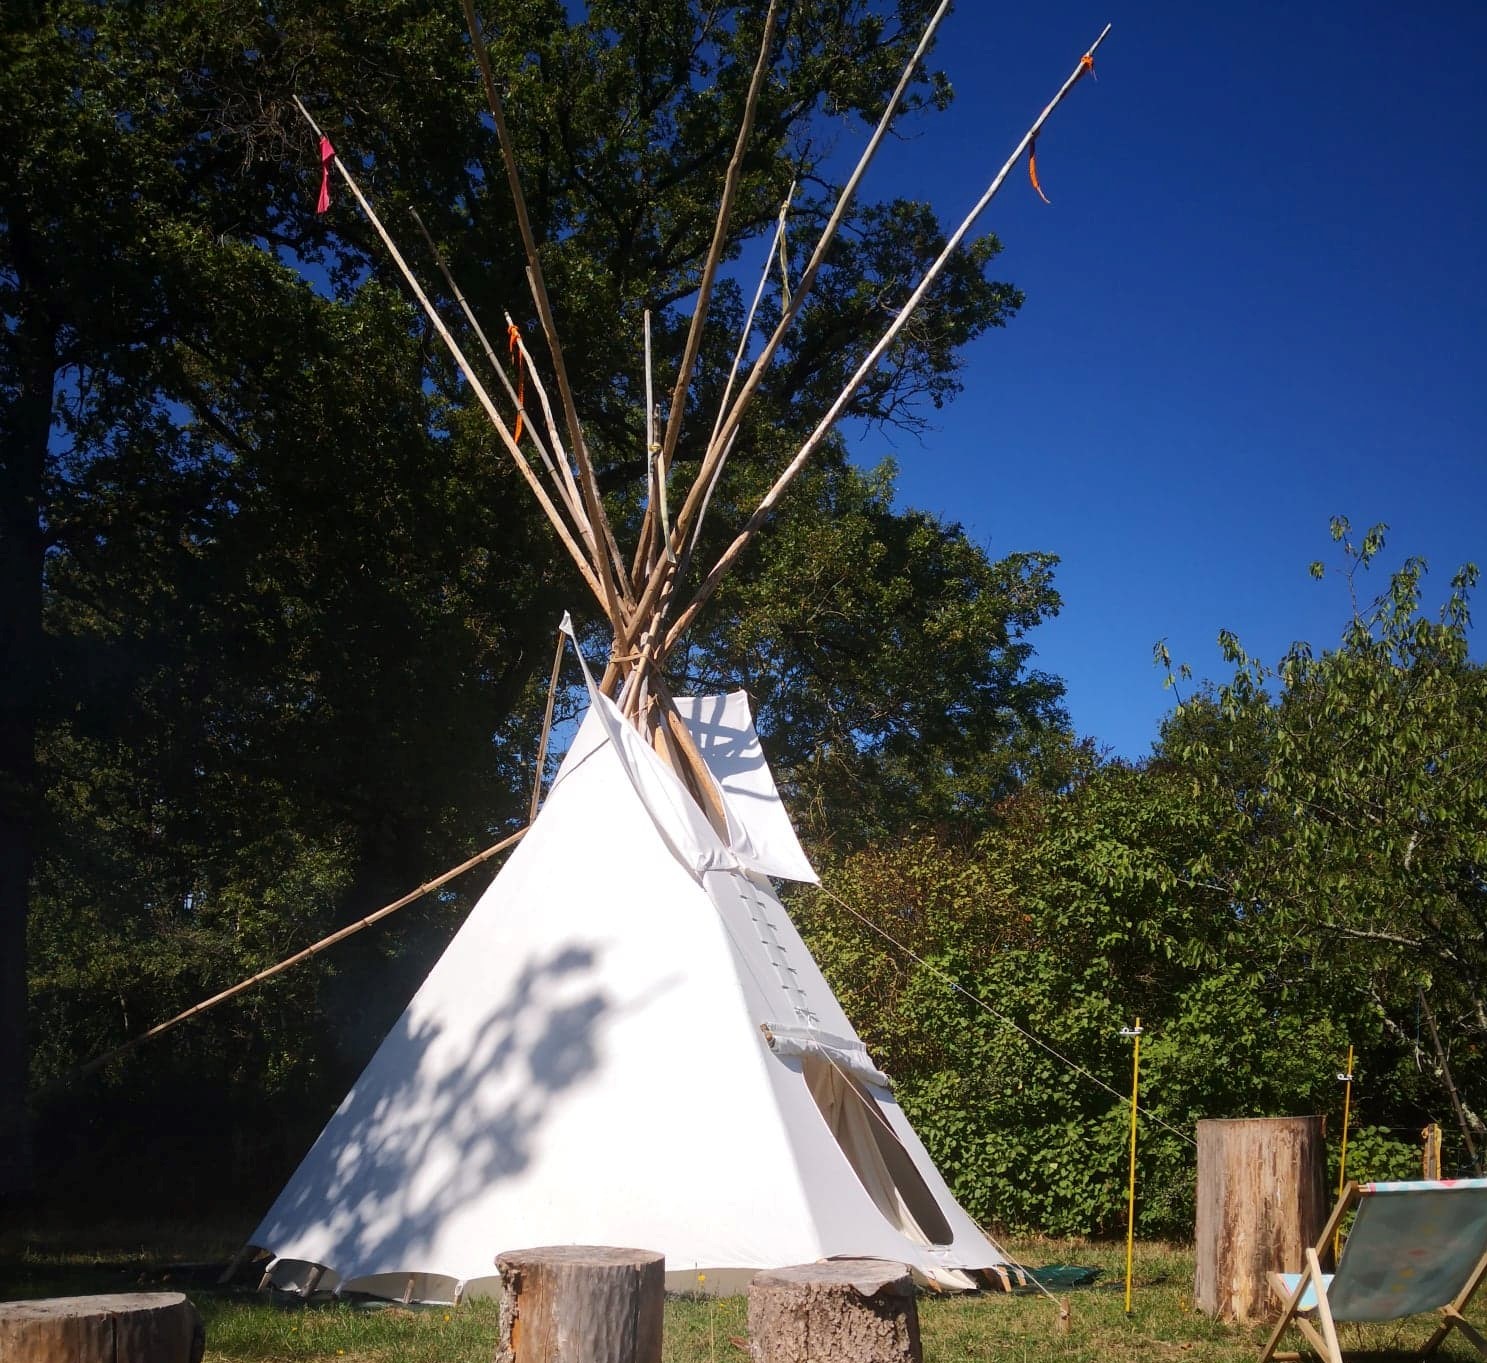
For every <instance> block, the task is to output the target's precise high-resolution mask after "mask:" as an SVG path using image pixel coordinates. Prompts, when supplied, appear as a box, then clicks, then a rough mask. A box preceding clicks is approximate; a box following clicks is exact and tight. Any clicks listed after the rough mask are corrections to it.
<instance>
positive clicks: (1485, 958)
mask: <svg viewBox="0 0 1487 1363" xmlns="http://www.w3.org/2000/svg"><path fill="white" fill-rule="evenodd" d="M1384 530H1385V527H1383V526H1375V527H1374V528H1373V529H1371V530H1369V531H1368V532H1367V533H1366V534H1364V535H1363V536H1362V537H1361V538H1357V539H1356V540H1355V538H1354V535H1353V532H1352V529H1351V527H1350V526H1349V525H1348V523H1347V521H1346V520H1343V519H1338V520H1336V521H1334V522H1333V525H1332V535H1333V539H1334V540H1335V541H1336V542H1337V543H1338V545H1339V546H1340V549H1341V554H1342V564H1341V568H1340V570H1339V571H1340V572H1341V573H1342V575H1343V578H1344V580H1345V581H1346V584H1347V587H1348V591H1349V598H1350V600H1351V603H1352V609H1351V615H1350V619H1349V620H1348V623H1347V626H1346V628H1345V629H1344V631H1343V634H1342V637H1341V640H1340V642H1339V644H1338V646H1337V647H1336V648H1333V649H1327V650H1325V651H1322V652H1316V651H1314V650H1313V649H1312V648H1311V647H1309V646H1308V645H1305V644H1298V645H1296V646H1294V647H1293V648H1292V649H1290V650H1289V651H1288V652H1287V653H1286V654H1285V656H1283V657H1282V658H1281V659H1280V661H1279V662H1278V663H1277V664H1275V665H1273V666H1271V665H1267V664H1265V663H1264V662H1263V661H1261V660H1259V659H1256V658H1254V657H1252V656H1250V655H1249V654H1248V653H1247V652H1246V651H1245V649H1244V647H1243V645H1242V643H1241V642H1240V641H1239V640H1238V639H1237V638H1235V637H1234V636H1232V635H1228V634H1226V635H1223V636H1221V638H1220V642H1221V644H1222V646H1223V648H1224V651H1225V654H1226V656H1227V658H1228V659H1229V660H1230V661H1231V662H1232V663H1233V665H1234V674H1233V676H1232V678H1231V679H1230V680H1229V681H1228V682H1227V683H1225V684H1224V685H1223V686H1221V687H1218V688H1216V689H1213V690H1210V691H1207V692H1205V693H1202V694H1200V695H1199V696H1197V697H1195V698H1194V699H1193V700H1191V701H1190V702H1188V704H1187V705H1185V706H1184V707H1182V708H1181V709H1180V710H1179V712H1178V714H1177V715H1176V716H1175V717H1174V720H1173V723H1172V725H1171V726H1170V727H1169V730H1168V732H1167V734H1166V735H1165V736H1164V742H1163V748H1164V750H1165V751H1167V752H1168V753H1170V754H1171V755H1172V756H1173V757H1174V758H1176V759H1177V760H1180V761H1182V762H1185V763H1188V764H1190V765H1191V766H1192V767H1193V768H1194V769H1195V770H1196V772H1197V773H1198V774H1199V776H1200V778H1201V779H1202V780H1204V781H1205V782H1207V783H1211V785H1212V787H1213V788H1214V789H1215V790H1222V791H1225V792H1226V793H1227V794H1228V796H1229V797H1230V798H1229V799H1228V800H1227V802H1226V810H1227V814H1228V817H1229V818H1230V820H1231V822H1236V821H1237V823H1238V824H1239V826H1240V827H1241V828H1242V829H1243V830H1244V831H1245V833H1246V836H1247V837H1248V839H1249V845H1248V850H1247V854H1246V856H1245V857H1244V858H1243V860H1242V861H1240V862H1238V863H1236V864H1235V866H1234V867H1233V868H1232V872H1231V875H1230V876H1229V877H1228V878H1227V879H1228V884H1229V886H1230V890H1231V893H1232V895H1233V897H1234V900H1235V903H1236V910H1237V911H1239V912H1242V913H1244V915H1245V916H1246V918H1247V919H1248V920H1250V921H1252V922H1253V924H1254V926H1255V930H1256V931H1257V932H1263V933H1264V934H1265V936H1266V939H1267V940H1268V941H1269V942H1271V943H1272V944H1273V948H1274V956H1275V962H1276V966H1275V968H1276V969H1277V970H1279V971H1289V972H1301V973H1304V974H1310V975H1322V976H1325V977H1326V978H1327V979H1329V980H1330V981H1331V982H1332V987H1333V990H1334V992H1335V993H1336V994H1337V995H1338V996H1339V997H1340V998H1346V999H1349V1000H1350V1001H1351V1002H1350V1004H1349V1006H1350V1008H1351V1009H1352V1011H1353V1012H1354V1013H1355V1015H1356V1016H1358V1017H1359V1019H1360V1026H1361V1029H1362V1030H1363V1032H1364V1035H1363V1037H1362V1038H1360V1039H1361V1040H1363V1041H1364V1042H1365V1043H1367V1045H1368V1047H1369V1049H1370V1051H1371V1052H1372V1055H1371V1059H1372V1060H1373V1063H1374V1065H1375V1067H1376V1070H1375V1072H1376V1075H1377V1077H1379V1078H1384V1077H1385V1075H1387V1082H1388V1084H1389V1086H1390V1087H1391V1088H1393V1090H1394V1091H1395V1093H1396V1103H1397V1104H1398V1106H1399V1113H1398V1115H1399V1116H1401V1117H1413V1116H1415V1115H1417V1113H1418V1114H1430V1115H1440V1116H1444V1117H1445V1118H1446V1119H1447V1121H1448V1123H1453V1124H1454V1125H1455V1126H1456V1128H1457V1131H1458V1138H1459V1141H1460V1148H1459V1155H1460V1156H1461V1157H1462V1158H1463V1160H1464V1161H1469V1160H1470V1159H1471V1156H1472V1150H1473V1147H1474V1148H1475V1153H1476V1155H1477V1156H1478V1157H1479V1158H1480V1155H1481V1153H1482V1147H1483V1144H1484V1135H1487V1128H1484V1125H1483V1120H1482V1115H1481V1114H1482V1111H1483V1108H1484V1105H1487V1090H1484V1089H1483V1087H1482V1066H1481V1063H1480V1059H1481V1056H1482V1055H1483V1053H1484V1049H1487V951H1484V947H1483V944H1484V942H1487V815H1484V810H1487V669H1484V668H1483V667H1482V666H1481V664H1479V663H1476V662H1474V661H1473V660H1472V659H1471V657H1470V642H1471V639H1470V624H1471V617H1470V611H1469V604H1470V592H1471V589H1472V587H1473V585H1474V584H1475V582H1476V580H1477V569H1476V568H1475V567H1474V566H1473V565H1470V564H1468V565H1466V566H1465V567H1463V568H1461V569H1460V570H1459V571H1458V572H1457V573H1456V574H1455V575H1454V576H1453V577H1452V579H1451V582H1450V586H1449V589H1448V592H1447V594H1446V599H1445V602H1444V604H1443V605H1442V606H1441V607H1440V608H1439V610H1438V611H1437V612H1436V613H1435V614H1434V615H1433V616H1432V614H1431V613H1429V612H1427V611H1426V610H1425V609H1424V608H1423V603H1422V597H1423V592H1424V587H1425V572H1426V565H1425V563H1424V562H1423V561H1422V560H1420V559H1418V558H1411V559H1408V560H1406V561H1405V563H1404V564H1403V565H1402V566H1401V567H1400V568H1399V569H1398V570H1396V571H1395V572H1394V573H1392V574H1391V575H1390V577H1389V579H1388V583H1387V586H1386V587H1385V588H1384V590H1383V591H1381V592H1379V593H1378V594H1377V595H1374V596H1370V595H1369V593H1368V591H1367V581H1368V578H1367V575H1368V573H1369V571H1370V570H1371V569H1372V567H1373V566H1374V564H1375V561H1376V559H1377V557H1378V555H1379V553H1380V552H1381V551H1382V549H1383V547H1384ZM1312 571H1313V574H1314V576H1316V577H1318V578H1325V577H1326V576H1327V573H1326V569H1325V565H1324V564H1322V563H1320V562H1318V563H1316V564H1314V565H1313V569H1312ZM1236 752H1241V753H1246V754H1247V758H1246V759H1245V760H1244V761H1242V762H1236V760H1235V757H1234V754H1235V753H1236ZM1380 1069H1381V1070H1382V1071H1383V1072H1382V1073H1379V1070H1380Z"/></svg>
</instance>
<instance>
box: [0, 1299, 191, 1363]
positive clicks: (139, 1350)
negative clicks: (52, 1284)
mask: <svg viewBox="0 0 1487 1363" xmlns="http://www.w3.org/2000/svg"><path fill="white" fill-rule="evenodd" d="M205 1343H206V1337H205V1333H204V1332H203V1330H202V1324H201V1317H200V1316H199V1315H197V1313H196V1308H195V1307H194V1306H192V1305H191V1303H190V1302H189V1301H187V1300H186V1298H185V1297H183V1296H182V1295H181V1294H180V1293H179V1292H124V1293H119V1294H117V1295H115V1296H107V1297H52V1298H49V1299H46V1300H42V1301H15V1302H8V1303H6V1304H4V1305H0V1358H3V1359H4V1360H5V1363H201V1355H202V1352H203V1350H204V1348H205Z"/></svg>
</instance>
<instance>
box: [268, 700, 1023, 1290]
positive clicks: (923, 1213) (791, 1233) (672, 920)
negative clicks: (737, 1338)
mask: <svg viewBox="0 0 1487 1363" xmlns="http://www.w3.org/2000/svg"><path fill="white" fill-rule="evenodd" d="M677 706H678V709H679V710H680V711H681V713H682V715H683V717H684V718H685V720H686V722H687V725H688V727H689V729H690V730H691V732H692V734H693V735H694V737H695V739H696V741H697V744H698V746H699V748H700V749H701V752H702V754H703V756H704V758H705V759H706V761H707V765H708V768H709V770H710V771H711V772H712V774H713V776H714V778H715V779H716V781H717V785H718V787H719V788H720V789H721V793H722V798H723V801H724V803H725V806H726V809H727V813H728V820H727V823H728V829H729V836H728V838H727V839H726V841H725V840H724V839H723V838H721V837H719V836H718V834H717V833H715V832H714V830H713V827H712V825H711V824H710V823H709V822H708V820H707V819H706V817H705V816H704V815H703V814H702V811H701V810H700V809H699V808H698V806H697V805H696V803H695V802H694V801H693V800H692V797H691V796H690V795H689V794H688V792H687V791H686V790H685V788H684V787H683V786H682V784H681V782H680V781H679V780H678V779H677V777H676V776H675V775H674V773H673V772H672V771H671V770H670V769H669V768H667V767H666V766H665V764H664V763H662V762H661V761H660V759H659V758H658V757H657V756H656V754H655V752H654V751H653V750H652V749H651V748H650V747H649V746H648V745H647V744H646V743H645V742H644V741H643V740H642V739H641V737H640V735H639V733H638V732H637V731H636V730H635V729H634V728H633V726H631V725H630V724H628V723H627V722H626V721H625V720H624V719H623V717H622V716H621V714H620V712H619V711H618V709H617V708H616V707H615V706H614V705H613V703H612V702H610V701H609V700H608V699H607V698H606V697H603V696H601V695H599V694H598V693H597V692H595V693H594V695H593V696H592V698H591V706H590V711H589V714H588V717H587V718H586V719H585V721H584V723H583V725H582V727H581V728H580V730H579V733H578V735H577V738H576V739H575V741H574V743H573V745H572V747H571V749H570V750H569V752H568V754H567V756H566V758H565V760H564V762H563V764H562V766H561V768H560V770H559V773H558V775H557V778H556V781H555V783H554V785H553V788H552V791H551V794H550V795H549V797H548V800H547V802H546V804H545V805H544V807H543V810H542V812H541V814H540V815H539V816H538V818H537V820H536V822H535V823H534V824H533V826H532V828H531V831H530V832H529V833H528V834H527V836H526V838H525V839H524V841H523V842H522V844H521V846H520V847H519V848H518V849H517V851H516V852H515V853H514V854H513V855H512V857H511V860H510V861H509V862H508V864H507V865H506V866H505V868H504V869H503V870H502V871H501V873H500V875H499V876H498V877H497V878H496V880H495V883H494V884H492V885H491V887H490V889H489V890H488V891H487V892H486V893H485V895H484V896H483V897H482V898H481V900H480V901H479V903H478V904H477V905H476V907H475V909H474V910H473V912H472V913H471V915H470V917H469V919H468V921H467V922H466V923H465V925H464V927H463V928H461V930H460V932H459V934H458V935H457V936H456V937H455V939H454V941H453V942H452V943H451V945H450V947H449V949H448V950H447V951H446V952H445V954H444V956H443V957H442V958H441V959H440V961H439V962H438V964H437V965H436V966H435V967H434V969H433V971H432V972H431V973H430V975H429V976H428V978H427V980H426V981H425V983H424V984H423V987H422V988H421V989H420V990H419V991H418V993H417V995H416V996H415V997H414V999H413V1001H412V1003H411V1004H409V1006H408V1009H407V1011H406V1012H405V1013H404V1014H403V1016H402V1018H401V1019H400V1020H399V1022H398V1024H397V1025H396V1026H395V1027H394V1028H393V1030H392V1032H391V1034H390V1035H389V1036H388V1037H387V1039H386V1040H385V1041H384V1042H383V1043H382V1046H381V1048H380V1049H379V1050H378V1051H377V1053H376V1055H375V1056H374V1057H373V1059H372V1061H371V1063H370V1064H369V1065H368V1066H367V1069H366V1071H365V1073H364V1074H363V1075H362V1076H361V1078H360V1079H359V1080H358V1081H357V1083H356V1086H355V1087H354V1088H353V1089H352V1091H351V1092H350V1094H349V1095H347V1097H346V1100H345V1102H343V1103H342V1104H341V1107H340V1109H339V1110H338V1111H337V1112H336V1114H335V1116H334V1117H333V1118H332V1119H331V1121H330V1123H329V1125H328V1126H327V1127H326V1128H325V1131H324V1132H323V1134H322V1135H321V1136H320V1138H319V1140H318V1141H317V1142H316V1143H315V1145H314V1147H313V1149H312V1150H311V1151H310V1153H309V1155H308V1156H307V1158H306V1159H305V1161H304V1163H303V1164H302V1165H301V1166H300V1168H299V1170H298V1171H297V1172H296V1173H295V1175H294V1176H293V1178H292V1179H290V1181H289V1184H288V1186H287V1187H286V1188H285V1189H284V1191H283V1192H282V1193H281V1194H280V1196H279V1198H278V1200H277V1201H276V1202H275V1203H274V1205H273V1207H272V1208H271V1209H270V1211H269V1213H268V1215H267V1216H266V1217H265V1218H264V1219H263V1222H262V1224H261V1225H260V1226H259V1227H258V1229H257V1230H256V1231H255V1232H254V1234H253V1237H252V1242H253V1244H254V1245H255V1246H256V1247H258V1248H260V1249H262V1250H264V1251H268V1252H269V1253H271V1254H272V1255H274V1256H275V1262H274V1263H273V1264H272V1266H271V1268H270V1276H271V1278H272V1279H273V1280H274V1281H275V1282H277V1283H278V1284H280V1285H281V1286H285V1287H293V1286H298V1287H300V1288H301V1289H303V1288H304V1287H306V1286H308V1285H310V1283H311V1281H312V1279H313V1281H314V1283H315V1284H316V1285H318V1286H319V1287H321V1288H328V1287H335V1286H339V1287H343V1288H349V1289H354V1290H361V1291H369V1292H374V1293H377V1294H379V1295H385V1296H389V1297H405V1296H409V1295H410V1294H411V1296H412V1297H414V1298H417V1299H421V1300H451V1299H454V1298H456V1297H457V1296H459V1295H460V1294H461V1293H462V1292H464V1291H468V1290H471V1288H472V1287H473V1288H474V1290H477V1291H478V1290H480V1288H481V1287H482V1286H484V1285H489V1283H490V1280H492V1278H493V1275H494V1260H495V1256H496V1254H497V1253H499V1252H501V1251H503V1250H509V1249H518V1248H523V1247H528V1246H533V1245H542V1244H567V1243H578V1244H613V1245H633V1246H637V1247H641V1248H648V1249H656V1250H661V1251H663V1252H664V1253H665V1255H666V1267H667V1270H668V1282H669V1284H670V1285H671V1286H672V1287H696V1286H697V1285H698V1275H699V1274H704V1275H705V1276H706V1282H707V1286H708V1287H710V1288H714V1289H724V1290H726V1289H731V1288H735V1287H738V1286H741V1283H742V1281H743V1280H745V1279H746V1278H747V1276H748V1275H750V1274H752V1273H753V1272H754V1271H756V1270H758V1269H760V1268H765V1267H778V1266H781V1265H784V1264H791V1263H804V1262H810V1261H813V1260H816V1259H822V1258H829V1257H832V1256H840V1255H869V1256H876V1257H882V1258H887V1259H894V1260H900V1261H902V1262H905V1263H908V1264H910V1265H911V1266H912V1267H913V1268H914V1269H915V1270H916V1271H917V1272H918V1273H919V1274H921V1275H922V1276H924V1277H926V1278H930V1279H935V1280H938V1281H939V1282H941V1283H943V1284H945V1285H952V1284H954V1285H959V1286H969V1285H971V1281H970V1279H969V1278H967V1277H965V1276H963V1274H962V1273H961V1272H957V1270H959V1271H964V1270H977V1269H993V1268H995V1267H996V1266H997V1265H999V1264H1001V1263H1002V1262H1003V1256H1002V1255H1001V1254H1000V1253H999V1252H998V1250H997V1249H996V1248H995V1246H993V1245H992V1244H991V1243H990V1242H989V1241H988V1240H987V1239H986V1238H985V1236H984V1235H982V1233H981V1232H980V1231H979V1230H978V1229H977V1227H976V1226H975V1224H974V1223H973V1222H972V1221H971V1220H970V1218H969V1217H968V1216H967V1215H966V1213H965V1212H964V1211H963V1210H962V1209H961V1208H960V1207H959V1206H958V1205H957V1204H956V1202H955V1200H954V1198H953V1197H952V1195H951V1193H950V1191H949V1189H948V1188H947V1187H946V1186H945V1183H944V1181H943V1180H942V1179H941V1178H940V1175H939V1174H938V1173H937V1172H936V1170H935V1167H934V1165H933V1163H932V1162H931V1161H930V1159H929V1157H928V1155H927V1154H926V1153H925V1150H924V1147H923V1146H922V1145H921V1144H920V1142H919V1140H918V1138H917V1137H916V1136H915V1134H914V1132H913V1130H912V1129H911V1128H910V1126H909V1124H908V1122H907V1120H906V1119H905V1118H904V1115H903V1113H902V1111H901V1110H900V1108H899V1107H898V1105H897V1104H896V1103H895V1102H894V1100H893V1097H892V1093H891V1090H890V1088H889V1087H888V1083H887V1080H886V1078H885V1077H884V1076H883V1075H882V1074H880V1073H879V1072H878V1070H877V1069H876V1068H875V1067H874V1065H873V1064H872V1061H871V1060H870V1059H869V1058H868V1055H867V1052H866V1051H865V1050H864V1048H863V1045H862V1043H861V1041H860V1040H859V1039H858V1038H857V1036H856V1033H855V1032H854V1031H853V1029H852V1025H851V1023H850V1022H848V1020H847V1018H846V1016H845V1015H844V1014H843V1012H842V1010H841V1007H840V1005H839V1004H838V1003H837V1001H836V999H835V997H834V996H833V994H832V992H831V989H830V988H829V987H828V985H827V984H826V981H825V980H824V979H823V978H822V976H821V973H820V971H819V970H818V969H817V967H816V964H815V962H814V961H813V960H812V959H811V956H810V953H809V952H808V951H807V950H806V947H805V945H804V943H803V942H802V941H801V939H800V936H799V934H798V933H797V932H796V930H795V928H794V926H793V925H792V924H791V922H790V919H789V917H788V916H787V915H786V913H785V911H784V909H783V908H782V907H781V904H780V901H779V899H778V898H777V897H776V896H775V894H774V891H773V890H772V888H771V886H770V879H769V878H770V877H771V876H779V877H788V878H790V879H794V880H804V881H813V880H814V879H815V875H814V873H813V872H812V870H811V868H810V865H809V863H808V862H807V860H806V858H805V855H804V854H803V852H802V851H801V848H800V845H799V843H798V842H797V841H796V839H795V835H794V832H793V831H792V829H791V827H790V823H789V820H788V819H787V817H786V815H785V812H784V808H783V806H782V805H781V803H780V800H779V796H778V794H777V793H776V791H775V787H774V783H773V780H772V778H771V776H770V773H769V769H768V767H767V766H766V765H765V762H764V757H763V754H762V752H761V750H760V746H759V740H758V738H757V736H756V735H755V732H754V727H753V722H752V719H751V717H750V714H749V709H748V701H747V698H746V697H745V696H744V694H743V693H741V692H739V693H736V694H734V695H730V696H726V697H709V698H707V699H702V700H694V701H690V702H688V701H682V700H679V701H678V702H677ZM483 1280H484V1282H483Z"/></svg>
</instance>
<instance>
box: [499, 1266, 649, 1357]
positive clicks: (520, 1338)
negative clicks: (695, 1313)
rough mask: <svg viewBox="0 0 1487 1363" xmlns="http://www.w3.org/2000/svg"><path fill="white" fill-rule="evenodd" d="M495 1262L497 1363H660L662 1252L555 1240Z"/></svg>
mask: <svg viewBox="0 0 1487 1363" xmlns="http://www.w3.org/2000/svg"><path fill="white" fill-rule="evenodd" d="M496 1268H497V1269H498V1270H499V1271H500V1274H501V1321H500V1338H499V1340H498V1342H497V1344H496V1363H661V1308H662V1305H663V1303H664V1301H665V1297H666V1260H665V1257H664V1256H663V1255H660V1254H656V1253H654V1252H653V1251H651V1250H645V1249H613V1248H610V1247H607V1246H596V1245H552V1246H548V1247H546V1248H542V1249H519V1250H511V1251H509V1252H507V1253H505V1254H498V1255H497V1256H496Z"/></svg>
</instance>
